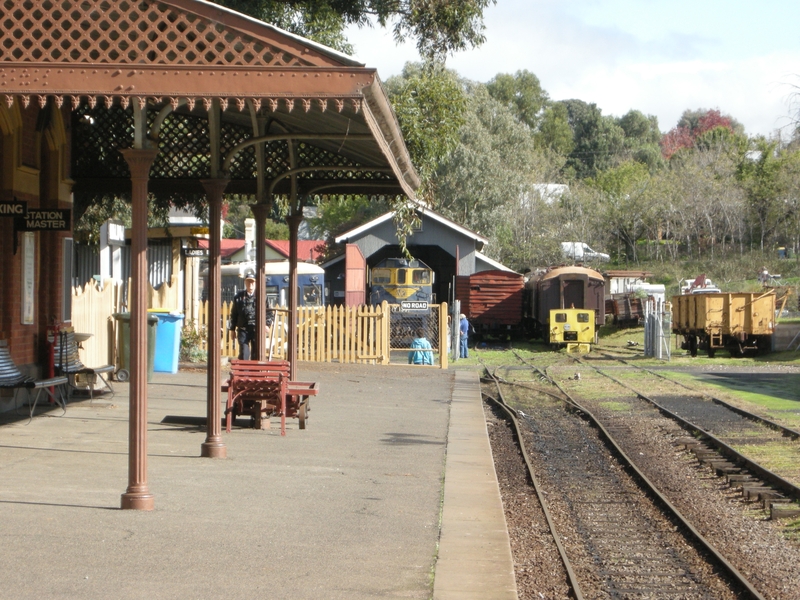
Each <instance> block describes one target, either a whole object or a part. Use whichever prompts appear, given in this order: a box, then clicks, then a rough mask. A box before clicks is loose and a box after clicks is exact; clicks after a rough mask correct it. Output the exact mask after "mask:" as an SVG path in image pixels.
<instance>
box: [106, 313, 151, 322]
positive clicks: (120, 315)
mask: <svg viewBox="0 0 800 600" xmlns="http://www.w3.org/2000/svg"><path fill="white" fill-rule="evenodd" d="M111 316H112V317H114V318H115V319H117V320H118V321H130V320H131V313H129V312H124V313H114V314H113V315H111ZM147 322H148V323H150V324H152V323H158V317H157V316H156V315H150V314H148V315H147Z"/></svg>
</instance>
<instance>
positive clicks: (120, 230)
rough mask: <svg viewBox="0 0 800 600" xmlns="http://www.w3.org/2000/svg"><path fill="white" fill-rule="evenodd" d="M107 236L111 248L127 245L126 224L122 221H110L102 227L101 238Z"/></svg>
mask: <svg viewBox="0 0 800 600" xmlns="http://www.w3.org/2000/svg"><path fill="white" fill-rule="evenodd" d="M103 235H105V238H106V242H107V243H108V245H109V246H124V245H125V224H124V223H123V222H122V221H115V220H113V219H109V220H108V221H106V222H105V223H103V225H101V226H100V237H101V238H102V237H103Z"/></svg>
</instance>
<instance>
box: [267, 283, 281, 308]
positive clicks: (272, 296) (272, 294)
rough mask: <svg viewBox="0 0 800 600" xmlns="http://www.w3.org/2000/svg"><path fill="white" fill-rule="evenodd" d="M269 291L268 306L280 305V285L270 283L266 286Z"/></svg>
mask: <svg viewBox="0 0 800 600" xmlns="http://www.w3.org/2000/svg"><path fill="white" fill-rule="evenodd" d="M264 289H265V290H266V292H267V308H275V307H276V306H278V286H277V285H268V286H266V287H265V288H264Z"/></svg>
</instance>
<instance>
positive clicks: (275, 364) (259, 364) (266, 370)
mask: <svg viewBox="0 0 800 600" xmlns="http://www.w3.org/2000/svg"><path fill="white" fill-rule="evenodd" d="M289 372H290V365H289V362H288V361H285V360H270V361H259V360H238V359H236V360H232V361H231V380H234V379H236V378H237V377H247V378H251V379H256V378H263V379H271V378H277V377H278V376H282V377H283V378H284V379H286V380H288V379H289Z"/></svg>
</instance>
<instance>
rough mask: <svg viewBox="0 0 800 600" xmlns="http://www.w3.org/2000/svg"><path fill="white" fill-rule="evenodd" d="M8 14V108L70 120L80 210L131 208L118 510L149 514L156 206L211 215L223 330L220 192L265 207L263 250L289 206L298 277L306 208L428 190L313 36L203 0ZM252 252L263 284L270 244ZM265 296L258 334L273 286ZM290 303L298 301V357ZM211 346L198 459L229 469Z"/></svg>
mask: <svg viewBox="0 0 800 600" xmlns="http://www.w3.org/2000/svg"><path fill="white" fill-rule="evenodd" d="M3 11H4V13H5V15H6V16H8V17H10V18H5V19H3V20H2V22H0V38H2V41H3V44H2V46H0V62H1V63H2V67H0V69H1V70H2V77H0V97H2V98H3V99H4V100H5V103H6V105H7V106H8V108H9V110H11V111H20V110H24V109H25V108H26V107H28V106H29V105H30V104H31V103H38V105H39V107H40V108H41V109H42V111H43V113H44V114H45V115H47V114H53V113H58V115H59V116H60V118H62V119H63V121H64V122H65V123H68V124H69V125H68V126H67V127H66V128H65V129H68V131H64V135H65V136H66V137H67V138H68V139H69V140H70V141H71V148H72V151H71V155H72V156H71V159H72V160H71V165H69V166H67V165H65V166H64V168H65V169H67V170H69V172H70V178H71V180H72V181H73V182H74V185H73V190H72V191H73V194H74V196H75V197H76V198H83V199H84V200H85V201H87V202H89V203H91V202H94V201H96V200H97V199H99V198H101V197H102V196H104V195H113V194H118V195H130V197H131V202H132V207H133V212H132V214H133V223H132V229H133V236H132V240H131V263H132V287H131V293H130V298H131V348H130V352H131V358H130V366H131V387H130V425H129V469H128V470H129V476H128V488H127V490H126V492H125V493H124V494H123V495H122V507H123V508H133V509H142V510H150V509H152V508H153V507H154V499H153V494H152V493H151V492H150V490H149V487H148V483H147V436H146V432H147V428H146V415H147V378H146V364H147V355H146V352H147V347H146V346H147V345H146V339H147V338H146V326H147V325H146V323H147V322H146V317H147V315H146V295H145V294H146V289H147V279H146V275H147V273H146V270H147V260H146V248H147V237H146V232H147V215H148V199H149V197H156V198H162V199H164V198H184V199H185V198H187V197H194V198H196V199H197V201H199V202H200V203H201V204H202V205H204V206H207V209H208V217H209V226H210V227H209V228H210V258H209V266H210V269H209V270H210V276H209V287H210V290H209V292H210V293H209V300H210V306H211V309H210V311H209V312H210V314H209V319H210V320H211V321H212V322H219V320H220V312H219V310H220V306H221V297H220V270H219V267H220V259H219V253H220V243H219V240H220V237H221V236H220V220H221V207H222V200H223V194H224V193H240V194H251V195H253V196H254V197H255V198H256V203H255V205H254V206H253V212H254V214H255V216H256V222H257V231H256V237H257V239H264V238H265V237H266V236H265V221H266V219H267V218H268V217H269V214H270V212H271V208H272V204H273V200H274V198H275V197H277V196H282V197H284V198H285V199H287V200H288V204H289V206H290V213H289V216H288V217H287V221H288V223H289V226H290V231H291V234H292V252H291V256H290V260H291V262H292V265H296V263H297V251H296V239H297V227H298V226H299V223H300V221H301V219H302V206H303V202H304V200H305V198H307V197H309V196H312V195H318V194H337V193H362V194H383V195H406V196H412V195H413V192H414V189H415V188H416V187H417V185H418V179H417V176H416V173H415V172H414V169H413V167H412V166H411V163H410V159H409V157H408V153H407V150H406V148H405V145H404V143H403V139H402V136H401V134H400V132H399V128H398V125H397V122H396V119H395V117H394V114H393V112H392V110H391V107H390V106H389V103H388V100H387V97H386V94H385V92H384V90H383V89H382V86H381V84H380V80H379V79H378V76H377V73H376V71H375V70H374V69H368V68H365V67H364V65H362V64H361V63H358V62H356V61H354V60H353V59H351V58H349V57H347V56H345V55H343V54H341V53H339V52H336V51H334V50H331V49H329V48H325V47H324V46H321V45H319V44H316V43H314V42H312V41H310V40H306V39H303V38H300V37H298V36H295V35H292V34H289V33H287V32H285V31H282V30H280V29H278V28H275V27H273V26H271V25H268V24H265V23H262V22H259V21H257V20H254V19H251V18H249V17H246V16H243V15H240V14H238V13H235V12H233V11H230V10H227V9H225V8H222V7H220V6H217V5H214V4H210V3H208V2H205V1H203V0H161V1H158V2H147V3H144V2H127V1H123V2H108V1H104V0H103V1H101V0H81V1H79V0H61V1H59V2H54V1H52V0H6V1H4V2H3ZM4 160H5V159H4ZM257 249H258V251H257V256H256V259H257V265H258V269H259V272H260V274H261V276H262V277H263V264H264V246H263V244H258V245H257ZM291 271H292V277H293V278H296V268H293V269H292V270H291ZM295 281H296V279H295ZM295 288H296V285H295V284H294V282H293V285H292V286H291V289H292V290H293V289H295ZM257 298H258V306H259V307H260V310H259V311H258V318H259V321H258V323H257V326H258V327H259V328H260V329H263V328H264V326H265V324H266V322H265V313H266V311H265V307H266V297H265V293H264V290H263V286H259V287H258V291H257ZM296 300H297V299H296V298H294V297H293V295H291V296H290V307H289V309H290V315H292V316H291V318H290V320H289V328H290V331H289V340H288V343H289V356H290V357H291V356H294V348H295V342H294V340H295V339H296V321H295V318H294V315H295V313H296V307H297V305H296ZM210 344H211V346H210V348H209V356H210V357H213V360H210V361H209V365H208V380H207V382H208V390H207V396H208V408H207V423H208V431H207V436H206V439H205V441H204V443H203V444H202V447H201V455H202V456H206V457H224V456H226V448H225V444H224V442H223V441H222V437H221V431H220V420H221V419H220V412H221V411H220V388H221V381H220V376H221V375H220V364H219V360H217V359H216V357H218V356H219V346H218V344H219V340H218V339H215V336H212V338H211V342H210ZM264 354H265V348H263V347H261V348H259V357H261V358H264Z"/></svg>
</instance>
